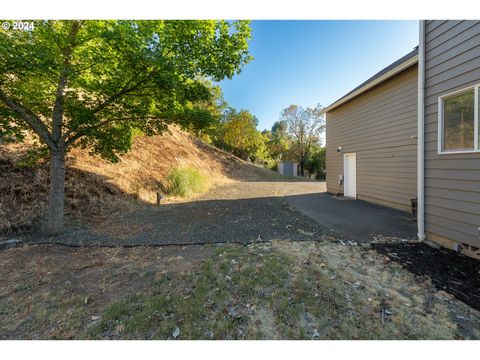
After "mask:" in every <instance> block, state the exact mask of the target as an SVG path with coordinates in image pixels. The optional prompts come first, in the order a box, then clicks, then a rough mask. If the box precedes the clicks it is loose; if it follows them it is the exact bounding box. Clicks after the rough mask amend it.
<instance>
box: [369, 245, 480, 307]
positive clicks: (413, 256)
mask: <svg viewBox="0 0 480 360" xmlns="http://www.w3.org/2000/svg"><path fill="white" fill-rule="evenodd" d="M372 247H373V248H374V249H375V250H376V251H377V252H379V253H380V254H384V255H386V256H388V257H389V258H390V259H392V260H394V261H396V262H398V263H400V264H402V266H403V267H405V268H406V269H407V270H409V271H410V272H412V273H414V274H416V275H419V276H427V277H429V278H430V279H431V281H432V283H433V284H434V285H435V287H436V288H437V289H441V290H445V291H446V292H448V293H450V294H452V295H453V296H455V297H456V298H457V299H459V300H461V301H463V302H464V303H466V304H468V305H470V306H471V307H473V308H475V309H477V310H480V261H478V260H475V259H472V258H469V257H467V256H464V255H461V254H458V253H456V252H454V251H451V250H447V249H435V248H433V247H431V246H428V245H427V244H422V243H417V244H372Z"/></svg>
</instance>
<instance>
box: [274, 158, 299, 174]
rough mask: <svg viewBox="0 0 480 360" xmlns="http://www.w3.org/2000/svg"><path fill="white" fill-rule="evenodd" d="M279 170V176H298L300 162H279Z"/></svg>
mask: <svg viewBox="0 0 480 360" xmlns="http://www.w3.org/2000/svg"><path fill="white" fill-rule="evenodd" d="M277 170H278V172H279V174H281V175H285V176H298V162H296V161H279V162H278V166H277Z"/></svg>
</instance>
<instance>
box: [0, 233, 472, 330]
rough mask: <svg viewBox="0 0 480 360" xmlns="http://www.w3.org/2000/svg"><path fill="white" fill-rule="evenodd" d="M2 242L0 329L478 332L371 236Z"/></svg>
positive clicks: (453, 303)
mask: <svg viewBox="0 0 480 360" xmlns="http://www.w3.org/2000/svg"><path fill="white" fill-rule="evenodd" d="M319 240H321V241H307V242H292V241H273V242H270V243H263V244H251V245H248V246H245V245H240V244H225V245H208V244H207V245H199V246H193V245H191V246H183V247H179V246H169V247H163V248H161V247H137V248H122V247H119V248H93V247H90V248H82V247H80V248H72V247H66V246H59V245H27V246H24V247H20V248H14V249H9V250H5V251H2V252H1V253H0V271H1V273H2V277H1V280H0V309H1V310H0V338H2V339H82V338H92V339H153V338H155V339H173V338H176V339H479V338H480V313H479V312H478V311H477V310H474V309H473V308H471V307H469V306H467V305H466V304H464V303H463V302H461V301H459V300H457V299H455V298H454V297H453V296H452V295H450V294H449V293H447V292H445V291H443V290H438V289H437V288H435V286H434V285H433V283H432V281H431V280H430V279H429V278H428V277H423V276H418V275H415V274H412V273H411V272H409V271H408V270H407V269H405V268H403V267H402V266H401V265H400V264H398V263H396V262H395V261H392V260H390V258H389V257H388V256H385V255H382V254H379V253H378V252H377V251H375V250H374V249H372V248H371V247H369V246H368V247H367V246H366V245H362V246H350V245H342V244H341V243H339V242H332V240H334V239H330V238H327V237H324V238H322V239H319Z"/></svg>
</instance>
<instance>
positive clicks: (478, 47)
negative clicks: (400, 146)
mask: <svg viewBox="0 0 480 360" xmlns="http://www.w3.org/2000/svg"><path fill="white" fill-rule="evenodd" d="M478 83H480V21H427V23H426V29H425V85H426V89H425V230H426V231H427V237H428V235H429V234H433V236H440V237H443V238H447V239H450V240H453V241H458V242H463V243H467V244H470V245H473V246H477V247H479V246H480V240H479V230H478V228H479V227H480V154H478V153H477V154H455V155H438V153H437V139H438V138H437V136H438V133H437V128H438V108H437V106H438V97H439V96H441V95H444V94H448V93H450V92H452V91H455V90H459V89H462V88H464V87H466V86H469V85H473V84H478ZM433 236H432V237H433Z"/></svg>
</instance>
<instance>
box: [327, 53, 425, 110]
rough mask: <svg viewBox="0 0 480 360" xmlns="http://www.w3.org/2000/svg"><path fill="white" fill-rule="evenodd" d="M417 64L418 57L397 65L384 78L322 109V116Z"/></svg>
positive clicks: (373, 81)
mask: <svg viewBox="0 0 480 360" xmlns="http://www.w3.org/2000/svg"><path fill="white" fill-rule="evenodd" d="M416 63H418V55H415V56H413V57H411V58H409V59H407V60H405V61H404V62H403V63H401V64H399V65H397V66H396V67H394V68H393V69H391V70H390V71H388V72H386V73H385V74H383V75H382V76H380V77H378V78H376V79H375V80H372V81H371V82H369V83H367V84H365V85H364V86H362V87H361V88H359V89H357V90H355V91H353V92H352V93H351V94H348V95H347V96H344V97H342V98H341V99H340V100H337V101H336V102H334V103H333V104H331V105H329V106H327V107H326V108H324V109H322V111H321V112H320V115H322V114H325V113H326V112H328V111H331V110H333V109H335V108H337V107H339V106H340V105H342V104H344V103H346V102H347V101H349V100H351V99H353V98H355V97H357V96H358V95H360V94H362V93H364V92H365V91H367V90H369V89H371V88H372V87H374V86H376V85H378V84H380V83H382V82H384V81H385V80H388V79H390V78H391V77H392V76H394V75H396V74H398V73H400V72H402V71H403V70H405V69H407V68H409V67H410V66H412V65H414V64H416Z"/></svg>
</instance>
